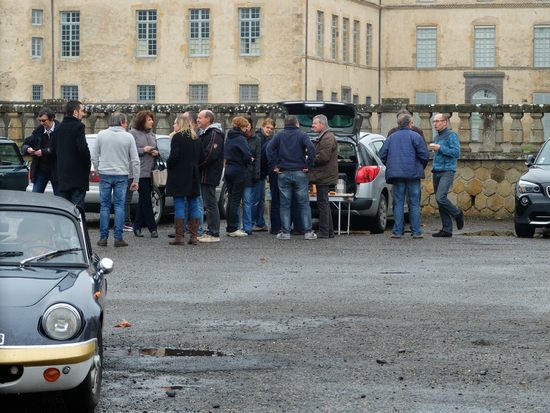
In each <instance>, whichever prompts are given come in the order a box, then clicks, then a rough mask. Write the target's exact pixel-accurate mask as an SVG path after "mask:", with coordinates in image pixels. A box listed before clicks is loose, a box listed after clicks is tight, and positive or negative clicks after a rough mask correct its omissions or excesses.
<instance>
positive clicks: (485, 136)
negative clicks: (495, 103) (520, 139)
mask: <svg viewBox="0 0 550 413" xmlns="http://www.w3.org/2000/svg"><path fill="white" fill-rule="evenodd" d="M479 116H480V117H481V124H480V125H479V137H480V142H481V148H479V152H494V151H495V134H496V126H495V115H494V114H492V113H488V112H484V113H480V114H479Z"/></svg>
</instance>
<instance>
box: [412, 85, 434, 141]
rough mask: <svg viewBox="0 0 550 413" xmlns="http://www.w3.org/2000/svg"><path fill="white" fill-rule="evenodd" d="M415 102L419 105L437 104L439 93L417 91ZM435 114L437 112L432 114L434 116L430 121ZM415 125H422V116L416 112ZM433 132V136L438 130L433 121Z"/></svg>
mask: <svg viewBox="0 0 550 413" xmlns="http://www.w3.org/2000/svg"><path fill="white" fill-rule="evenodd" d="M415 103H416V104H417V105H435V104H436V103H437V93H431V92H429V93H417V94H416V97H415ZM435 115H436V114H435V113H434V114H433V115H432V117H431V118H430V122H431V120H432V119H433V118H434V116H435ZM414 125H415V126H418V127H420V116H419V115H418V113H415V114H414ZM432 132H433V136H435V134H436V132H435V129H434V127H433V123H432Z"/></svg>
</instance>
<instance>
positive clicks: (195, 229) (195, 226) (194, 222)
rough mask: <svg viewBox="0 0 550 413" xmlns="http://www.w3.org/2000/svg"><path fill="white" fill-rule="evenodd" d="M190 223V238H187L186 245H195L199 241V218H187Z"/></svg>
mask: <svg viewBox="0 0 550 413" xmlns="http://www.w3.org/2000/svg"><path fill="white" fill-rule="evenodd" d="M189 221H190V222H191V238H189V241H188V242H187V243H188V244H192V245H197V244H198V243H199V240H198V239H197V237H198V235H199V225H200V223H201V220H200V218H193V217H191V218H189Z"/></svg>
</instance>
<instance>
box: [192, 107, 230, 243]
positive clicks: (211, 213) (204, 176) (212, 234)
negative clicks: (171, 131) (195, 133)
mask: <svg viewBox="0 0 550 413" xmlns="http://www.w3.org/2000/svg"><path fill="white" fill-rule="evenodd" d="M197 125H199V127H200V128H201V131H202V134H201V135H200V139H201V143H202V148H203V150H204V159H205V160H204V162H202V163H201V164H200V165H199V168H200V173H201V191H202V200H203V202H204V206H205V208H206V221H207V222H208V231H206V232H205V233H204V235H203V236H202V237H201V238H199V241H200V242H220V210H219V209H218V202H217V199H216V187H217V186H218V185H219V183H220V179H221V177H222V172H223V159H224V154H223V143H224V135H223V132H222V129H221V125H220V124H219V123H214V114H213V113H212V112H211V111H209V110H203V111H201V112H200V113H199V116H198V118H197Z"/></svg>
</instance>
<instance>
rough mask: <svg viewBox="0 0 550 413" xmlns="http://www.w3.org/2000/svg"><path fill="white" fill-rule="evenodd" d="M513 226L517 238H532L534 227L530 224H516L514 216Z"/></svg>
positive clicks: (516, 220)
mask: <svg viewBox="0 0 550 413" xmlns="http://www.w3.org/2000/svg"><path fill="white" fill-rule="evenodd" d="M514 218H515V219H514V227H515V229H516V235H517V236H518V238H533V236H534V235H535V227H534V226H532V225H525V224H518V219H517V216H514Z"/></svg>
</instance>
